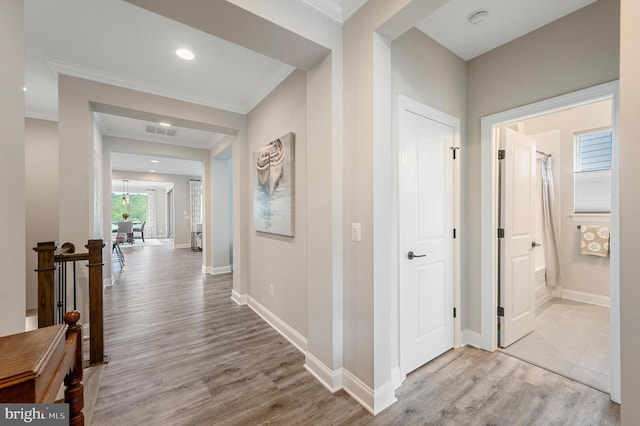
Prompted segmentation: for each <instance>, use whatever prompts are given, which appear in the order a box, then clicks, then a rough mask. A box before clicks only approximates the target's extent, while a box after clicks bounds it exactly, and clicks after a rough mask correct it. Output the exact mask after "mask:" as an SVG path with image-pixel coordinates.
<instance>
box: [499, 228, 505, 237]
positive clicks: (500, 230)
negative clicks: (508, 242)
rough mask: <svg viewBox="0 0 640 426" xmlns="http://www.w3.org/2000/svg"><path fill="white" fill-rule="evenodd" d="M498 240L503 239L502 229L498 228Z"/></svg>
mask: <svg viewBox="0 0 640 426" xmlns="http://www.w3.org/2000/svg"><path fill="white" fill-rule="evenodd" d="M498 238H504V228H498Z"/></svg>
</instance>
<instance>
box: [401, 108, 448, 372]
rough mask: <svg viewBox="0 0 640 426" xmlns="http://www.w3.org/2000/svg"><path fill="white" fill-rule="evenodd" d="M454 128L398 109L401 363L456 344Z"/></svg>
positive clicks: (415, 362)
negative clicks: (454, 314)
mask: <svg viewBox="0 0 640 426" xmlns="http://www.w3.org/2000/svg"><path fill="white" fill-rule="evenodd" d="M453 146H454V129H453V128H452V127H450V126H448V125H446V124H443V123H440V122H438V121H435V120H432V119H429V118H426V117H424V116H421V115H418V114H416V113H414V112H411V111H409V110H405V109H403V110H401V111H400V155H401V170H400V192H399V197H400V199H399V202H400V217H399V219H400V230H399V232H400V250H401V252H402V258H401V260H400V289H399V293H400V299H399V303H400V368H401V371H402V373H403V374H407V373H409V372H411V371H413V370H415V369H416V368H418V367H420V366H421V365H423V364H425V363H427V362H429V361H430V360H432V359H433V358H435V357H436V356H438V355H440V354H442V353H443V352H445V351H447V350H448V349H451V348H452V347H453V346H454V318H453V305H454V246H453V217H454V216H453V212H454V210H453V208H454V167H453V161H454V160H453V155H454V152H453V151H452V150H451V148H452V147H453Z"/></svg>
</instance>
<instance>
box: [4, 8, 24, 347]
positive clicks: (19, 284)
mask: <svg viewBox="0 0 640 426" xmlns="http://www.w3.org/2000/svg"><path fill="white" fill-rule="evenodd" d="M23 26H24V5H23V1H22V0H7V1H2V2H0V28H2V37H0V55H2V61H0V102H2V114H0V127H1V128H2V142H1V143H0V194H2V197H3V202H2V203H0V220H1V221H2V223H3V224H5V225H3V236H2V237H3V239H4V241H7V242H10V245H9V246H8V247H7V248H6V249H5V250H3V254H2V256H0V271H2V279H0V336H4V335H7V334H12V333H18V332H21V331H24V327H25V320H24V314H25V307H26V303H25V256H24V254H25V249H26V248H25V211H26V201H25V198H26V197H25V152H24V150H25V147H24V92H23V91H22V87H23V85H24V31H23ZM9 200H10V201H9ZM8 224H10V225H8Z"/></svg>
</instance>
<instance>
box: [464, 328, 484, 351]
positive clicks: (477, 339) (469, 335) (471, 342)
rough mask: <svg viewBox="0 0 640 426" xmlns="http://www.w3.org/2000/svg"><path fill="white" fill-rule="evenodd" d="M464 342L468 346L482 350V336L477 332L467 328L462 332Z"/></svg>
mask: <svg viewBox="0 0 640 426" xmlns="http://www.w3.org/2000/svg"><path fill="white" fill-rule="evenodd" d="M462 342H463V344H465V345H467V346H473V347H474V348H480V349H482V335H481V334H480V333H478V332H477V331H473V330H469V329H468V328H465V329H464V330H462Z"/></svg>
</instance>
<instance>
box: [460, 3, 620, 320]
mask: <svg viewBox="0 0 640 426" xmlns="http://www.w3.org/2000/svg"><path fill="white" fill-rule="evenodd" d="M619 28H620V26H619V3H618V1H617V0H600V1H597V2H595V3H593V4H591V5H590V6H587V7H585V8H583V9H580V10H578V11H577V12H575V13H573V14H571V15H568V16H566V17H564V18H562V19H559V20H557V21H555V22H552V23H551V24H549V25H546V26H544V27H542V28H540V29H538V30H536V31H534V32H532V33H530V34H527V35H525V36H523V37H521V38H519V39H517V40H514V41H512V42H510V43H508V44H505V45H503V46H501V47H498V48H497V49H495V50H492V51H491V52H488V53H486V54H484V55H482V56H479V57H477V58H475V59H472V60H471V61H469V62H468V63H467V73H468V74H467V75H468V79H467V88H468V91H467V100H468V104H467V119H468V120H467V149H466V152H465V153H464V155H463V159H462V164H463V167H462V170H463V171H464V174H463V178H462V187H463V188H464V189H463V194H462V195H463V205H462V221H463V229H462V235H464V236H465V244H464V246H465V249H464V253H463V259H462V264H463V265H464V269H465V270H466V274H465V277H463V278H464V281H463V290H462V293H463V295H464V304H463V306H465V307H466V309H465V310H466V315H463V319H464V321H465V323H466V328H469V329H471V330H474V331H478V332H479V331H480V215H479V214H478V212H479V211H480V119H481V118H482V117H484V116H486V115H490V114H494V113H497V112H500V111H505V110H508V109H512V108H515V107H518V106H522V105H528V104H531V103H533V102H536V101H540V100H543V99H548V98H551V97H554V96H558V95H562V94H565V93H569V92H573V91H576V90H580V89H584V88H587V87H591V86H595V85H597V84H601V83H605V82H608V81H612V80H616V79H617V78H618V69H619V66H618V62H619V34H620V31H619Z"/></svg>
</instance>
